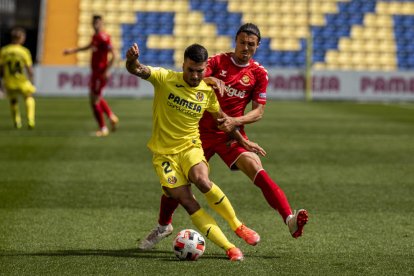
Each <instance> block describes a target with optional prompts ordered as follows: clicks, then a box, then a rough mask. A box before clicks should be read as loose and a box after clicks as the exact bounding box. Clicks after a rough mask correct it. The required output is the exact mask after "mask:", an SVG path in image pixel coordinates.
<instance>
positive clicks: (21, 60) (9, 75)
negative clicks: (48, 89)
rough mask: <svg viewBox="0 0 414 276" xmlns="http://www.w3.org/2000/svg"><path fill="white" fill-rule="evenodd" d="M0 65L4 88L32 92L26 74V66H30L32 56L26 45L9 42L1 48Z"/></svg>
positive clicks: (32, 87) (32, 89)
mask: <svg viewBox="0 0 414 276" xmlns="http://www.w3.org/2000/svg"><path fill="white" fill-rule="evenodd" d="M0 66H1V67H2V68H3V84H4V87H5V88H6V90H21V91H23V92H31V93H32V92H34V86H33V85H32V83H31V82H30V80H29V79H28V77H27V75H26V67H30V66H32V56H31V54H30V51H29V50H28V49H27V48H26V47H23V46H22V45H20V44H9V45H7V46H4V47H3V48H1V50H0Z"/></svg>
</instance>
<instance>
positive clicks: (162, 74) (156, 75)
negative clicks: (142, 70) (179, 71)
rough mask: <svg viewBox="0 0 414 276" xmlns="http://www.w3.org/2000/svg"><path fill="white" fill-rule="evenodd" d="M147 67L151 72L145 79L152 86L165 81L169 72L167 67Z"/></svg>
mask: <svg viewBox="0 0 414 276" xmlns="http://www.w3.org/2000/svg"><path fill="white" fill-rule="evenodd" d="M147 67H148V68H149V69H150V71H151V74H150V76H149V78H148V79H147V81H149V82H150V83H152V85H154V86H157V85H159V84H161V83H164V82H165V80H166V79H167V76H168V74H169V71H168V70H167V69H164V68H162V67H152V66H147Z"/></svg>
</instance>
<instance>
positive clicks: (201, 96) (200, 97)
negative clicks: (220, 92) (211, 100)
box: [196, 92, 204, 102]
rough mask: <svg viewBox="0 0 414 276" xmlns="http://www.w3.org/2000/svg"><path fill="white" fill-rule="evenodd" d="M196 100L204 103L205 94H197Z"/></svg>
mask: <svg viewBox="0 0 414 276" xmlns="http://www.w3.org/2000/svg"><path fill="white" fill-rule="evenodd" d="M196 99H197V100H198V101H199V102H202V101H203V100H204V94H203V93H201V92H197V94H196Z"/></svg>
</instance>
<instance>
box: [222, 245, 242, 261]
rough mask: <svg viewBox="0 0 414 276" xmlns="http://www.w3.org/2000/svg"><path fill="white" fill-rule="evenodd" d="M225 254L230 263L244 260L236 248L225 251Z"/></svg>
mask: <svg viewBox="0 0 414 276" xmlns="http://www.w3.org/2000/svg"><path fill="white" fill-rule="evenodd" d="M226 254H227V257H229V259H230V261H232V262H237V261H243V259H244V257H243V253H242V252H241V250H240V249H238V248H237V247H233V248H230V249H229V250H227V251H226Z"/></svg>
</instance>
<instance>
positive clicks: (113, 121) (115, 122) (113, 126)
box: [109, 114, 119, 131]
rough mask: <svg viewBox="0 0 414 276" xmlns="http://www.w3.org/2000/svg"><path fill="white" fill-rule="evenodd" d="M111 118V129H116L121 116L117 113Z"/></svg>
mask: <svg viewBox="0 0 414 276" xmlns="http://www.w3.org/2000/svg"><path fill="white" fill-rule="evenodd" d="M109 120H110V121H111V131H116V129H117V128H118V124H119V118H118V117H117V116H116V115H115V114H112V115H111V117H110V118H109Z"/></svg>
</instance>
